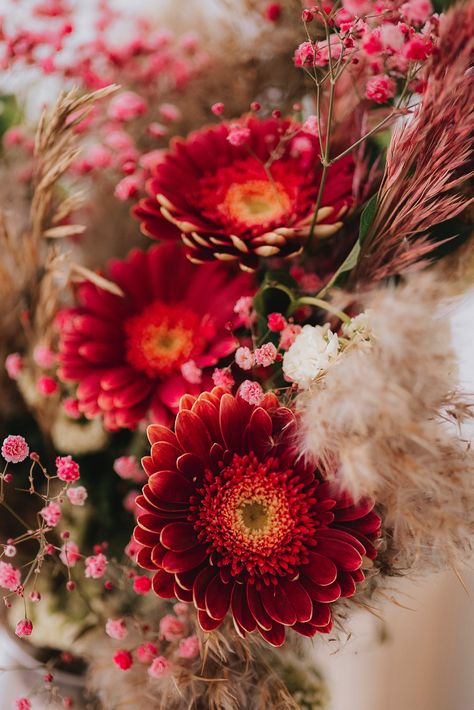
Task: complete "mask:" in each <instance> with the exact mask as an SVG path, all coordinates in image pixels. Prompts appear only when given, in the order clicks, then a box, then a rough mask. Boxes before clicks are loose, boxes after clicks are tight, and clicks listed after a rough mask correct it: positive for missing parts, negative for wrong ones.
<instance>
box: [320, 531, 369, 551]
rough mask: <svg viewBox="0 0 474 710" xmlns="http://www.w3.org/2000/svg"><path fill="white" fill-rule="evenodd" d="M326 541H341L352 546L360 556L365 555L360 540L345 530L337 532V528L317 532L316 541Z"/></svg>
mask: <svg viewBox="0 0 474 710" xmlns="http://www.w3.org/2000/svg"><path fill="white" fill-rule="evenodd" d="M323 538H324V539H326V540H342V542H347V544H348V545H352V547H355V549H356V550H357V551H358V552H359V554H361V555H365V547H364V546H363V545H362V543H361V542H360V540H358V539H357V538H355V537H354V536H353V535H352V534H351V533H350V532H348V531H345V530H339V529H337V528H328V529H327V530H319V531H318V533H317V539H318V540H319V539H323Z"/></svg>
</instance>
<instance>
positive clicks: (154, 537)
mask: <svg viewBox="0 0 474 710" xmlns="http://www.w3.org/2000/svg"><path fill="white" fill-rule="evenodd" d="M158 538H159V535H158V533H154V532H150V531H149V530H143V528H140V527H139V526H137V527H136V528H135V530H134V531H133V539H134V540H135V541H136V542H138V543H140V545H146V546H147V547H152V546H153V545H155V544H156V543H157V541H158Z"/></svg>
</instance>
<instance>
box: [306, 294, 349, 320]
mask: <svg viewBox="0 0 474 710" xmlns="http://www.w3.org/2000/svg"><path fill="white" fill-rule="evenodd" d="M299 306H315V307H316V308H321V309H322V310H324V311H328V313H332V314H333V315H335V316H337V317H338V318H339V320H341V321H342V322H343V323H350V322H351V318H350V316H348V315H347V313H344V311H340V310H339V309H338V308H335V307H334V306H332V305H331V304H330V303H328V302H327V301H324V300H323V299H322V298H316V296H302V297H301V298H299V299H298V300H297V301H295V303H294V305H293V310H295V309H296V308H298V307H299Z"/></svg>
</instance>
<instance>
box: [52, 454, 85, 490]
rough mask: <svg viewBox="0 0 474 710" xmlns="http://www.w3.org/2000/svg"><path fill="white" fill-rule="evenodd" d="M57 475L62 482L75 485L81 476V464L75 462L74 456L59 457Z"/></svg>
mask: <svg viewBox="0 0 474 710" xmlns="http://www.w3.org/2000/svg"><path fill="white" fill-rule="evenodd" d="M56 475H57V477H58V478H59V480H60V481H64V482H65V483H74V481H77V480H78V479H79V478H80V476H81V473H80V470H79V464H78V463H76V461H74V459H73V458H72V456H57V457H56Z"/></svg>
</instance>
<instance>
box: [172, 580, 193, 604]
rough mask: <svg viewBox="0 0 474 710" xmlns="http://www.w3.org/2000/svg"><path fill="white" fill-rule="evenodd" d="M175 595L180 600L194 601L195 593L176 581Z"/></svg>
mask: <svg viewBox="0 0 474 710" xmlns="http://www.w3.org/2000/svg"><path fill="white" fill-rule="evenodd" d="M174 596H175V597H176V599H179V601H180V602H188V603H189V602H192V601H193V593H192V592H191V591H189V589H183V588H182V587H180V586H179V584H177V583H176V582H175V584H174Z"/></svg>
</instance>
